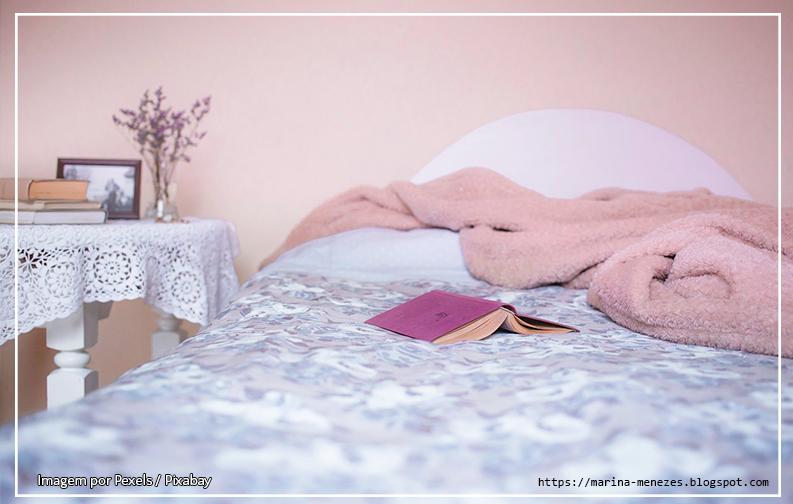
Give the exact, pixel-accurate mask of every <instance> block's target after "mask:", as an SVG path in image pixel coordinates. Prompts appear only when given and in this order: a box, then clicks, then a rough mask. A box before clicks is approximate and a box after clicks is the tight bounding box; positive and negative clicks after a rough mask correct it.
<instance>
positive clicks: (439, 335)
mask: <svg viewBox="0 0 793 504" xmlns="http://www.w3.org/2000/svg"><path fill="white" fill-rule="evenodd" d="M366 323H367V324H371V325H375V326H377V327H381V328H383V329H388V330H389V331H393V332H395V333H399V334H402V335H405V336H410V337H411V338H416V339H420V340H423V341H432V342H435V343H438V344H445V343H454V342H457V341H464V340H480V339H484V338H486V337H488V336H490V335H491V334H493V333H494V332H496V331H497V330H498V329H499V328H501V329H506V330H509V331H512V332H516V333H519V334H533V333H566V332H572V331H577V329H575V328H573V327H570V326H566V325H564V324H559V323H557V322H551V321H549V320H544V319H539V318H535V317H529V316H526V315H518V313H517V312H516V311H515V307H513V306H512V305H508V304H505V303H501V302H499V301H490V300H487V299H480V298H475V297H471V296H464V295H462V294H454V293H451V292H444V291H439V290H433V291H430V292H427V293H426V294H422V295H421V296H419V297H417V298H414V299H411V300H410V301H407V302H406V303H403V304H401V305H399V306H397V307H396V308H392V309H390V310H388V311H387V312H384V313H381V314H380V315H377V316H375V317H372V318H370V319H369V320H367V321H366Z"/></svg>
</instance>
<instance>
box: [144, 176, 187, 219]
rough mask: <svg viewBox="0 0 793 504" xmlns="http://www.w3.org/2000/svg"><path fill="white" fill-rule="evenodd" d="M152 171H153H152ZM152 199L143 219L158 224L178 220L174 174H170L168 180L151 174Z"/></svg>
mask: <svg viewBox="0 0 793 504" xmlns="http://www.w3.org/2000/svg"><path fill="white" fill-rule="evenodd" d="M152 171H154V170H152ZM152 185H153V188H154V199H153V201H152V202H151V203H149V205H148V206H147V207H146V213H145V214H144V218H145V219H154V220H156V221H159V222H171V221H174V220H178V219H179V209H178V208H177V207H176V172H175V170H174V172H173V173H172V175H171V177H170V178H169V180H165V178H164V177H157V176H156V175H155V174H154V173H152Z"/></svg>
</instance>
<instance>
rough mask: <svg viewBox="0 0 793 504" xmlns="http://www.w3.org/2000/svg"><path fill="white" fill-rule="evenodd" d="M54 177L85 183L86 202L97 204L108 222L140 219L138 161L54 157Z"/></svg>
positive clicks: (139, 165) (139, 163)
mask: <svg viewBox="0 0 793 504" xmlns="http://www.w3.org/2000/svg"><path fill="white" fill-rule="evenodd" d="M56 177H57V178H59V179H71V180H88V181H89V183H88V199H89V200H91V201H101V202H102V208H104V209H105V210H107V218H108V219H140V179H141V161H140V160H139V159H92V158H58V171H57V174H56ZM130 193H131V194H130Z"/></svg>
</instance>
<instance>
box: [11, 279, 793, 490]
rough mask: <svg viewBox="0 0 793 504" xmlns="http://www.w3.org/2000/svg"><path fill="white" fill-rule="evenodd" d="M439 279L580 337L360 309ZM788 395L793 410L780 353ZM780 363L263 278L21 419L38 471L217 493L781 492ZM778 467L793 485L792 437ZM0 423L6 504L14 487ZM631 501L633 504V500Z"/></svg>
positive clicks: (598, 322)
mask: <svg viewBox="0 0 793 504" xmlns="http://www.w3.org/2000/svg"><path fill="white" fill-rule="evenodd" d="M431 289H444V290H449V291H452V292H460V293H465V294H469V295H475V296H483V297H488V298H490V299H498V300H500V301H503V302H507V303H511V304H513V305H515V306H517V307H520V309H521V310H522V311H523V312H525V313H527V314H530V315H536V316H538V317H542V318H549V319H557V320H560V321H563V322H565V323H568V324H571V325H574V326H576V327H579V328H580V329H581V333H575V334H563V335H545V336H519V335H515V334H512V333H497V334H496V335H494V336H492V337H490V338H488V339H486V340H483V341H479V342H462V343H456V344H452V345H445V346H437V345H433V344H431V343H426V342H422V341H417V340H412V339H410V338H406V337H403V336H399V335H397V334H393V333H389V332H386V331H384V330H381V329H379V328H376V327H374V326H369V325H366V324H363V321H364V320H366V319H367V318H369V317H370V316H372V315H373V314H375V313H379V312H382V311H385V310H386V309H388V308H391V307H393V306H395V305H397V304H399V303H402V302H404V301H406V300H407V299H409V298H411V297H414V296H416V295H418V294H421V293H423V292H426V291H428V290H431ZM782 372H783V375H782V379H783V398H782V405H783V411H784V413H785V418H786V422H789V421H790V418H791V410H792V409H793V396H791V390H793V368H791V365H790V364H789V363H788V362H787V361H785V362H784V364H783V370H782ZM777 393H778V389H777V359H776V358H772V357H769V356H763V355H755V354H746V353H740V352H732V351H726V350H720V349H714V348H705V347H698V346H687V345H677V344H672V343H668V342H665V341H661V340H657V339H653V338H649V337H646V336H642V335H639V334H636V333H633V332H631V331H629V330H627V329H625V328H623V327H620V326H619V325H617V324H615V323H614V322H612V321H611V320H609V319H608V318H607V317H606V316H605V315H604V314H602V313H601V312H599V311H597V310H595V309H593V308H592V307H590V306H589V305H588V304H587V302H586V292H585V291H582V290H571V289H564V288H561V287H544V288H538V289H533V290H529V291H514V290H509V289H504V288H499V287H494V286H491V285H488V284H485V283H483V282H473V283H470V284H466V285H460V284H449V283H445V282H442V281H426V280H401V281H385V282H361V281H353V280H344V279H339V278H332V277H323V276H320V275H317V274H311V273H299V272H283V271H282V272H267V271H264V272H260V273H259V274H257V275H256V276H254V277H253V278H251V279H250V280H249V281H248V282H246V284H245V286H244V287H243V290H242V291H241V292H240V294H239V295H238V296H237V297H236V298H235V300H234V301H233V302H232V303H231V305H229V306H228V307H227V308H226V309H224V310H223V311H222V313H221V314H220V315H219V316H218V317H217V318H216V319H215V320H214V321H213V322H212V323H211V324H210V325H209V326H208V327H206V328H205V329H204V330H202V331H201V332H200V333H199V334H198V335H197V336H195V337H193V338H190V339H188V340H187V341H185V342H184V343H183V344H181V345H180V346H179V347H177V348H176V349H174V350H173V351H171V352H170V353H168V354H166V355H165V356H163V357H162V358H159V359H157V360H155V361H152V362H149V363H147V364H144V365H143V366H140V367H139V368H136V369H133V370H131V371H129V372H128V373H126V374H125V375H124V376H122V377H121V378H120V379H119V380H118V381H117V382H115V383H113V384H111V385H109V386H107V387H105V388H102V389H100V390H99V391H97V392H95V393H93V394H91V395H89V396H88V397H87V398H85V399H84V400H81V401H79V402H77V403H74V404H71V405H67V406H64V407H62V408H61V409H58V410H55V411H52V412H43V413H40V414H36V415H33V416H30V417H26V418H23V419H21V420H20V422H19V425H20V431H19V464H20V465H19V474H20V492H23V493H26V492H42V493H49V494H55V493H57V494H73V493H92V492H93V493H105V492H124V493H129V494H138V493H152V492H158V493H177V492H178V493H184V492H194V493H202V494H203V493H206V492H205V491H203V490H200V489H196V488H191V487H175V488H172V487H168V488H163V487H160V488H151V487H127V488H123V489H117V488H114V487H113V486H110V487H98V488H95V489H94V490H93V491H92V492H91V491H88V490H86V489H84V488H72V489H69V490H60V489H57V488H39V487H37V486H36V483H35V481H36V476H37V475H38V474H43V475H50V476H58V475H88V476H90V475H113V474H115V473H120V474H124V475H130V476H133V475H140V474H142V473H144V472H145V473H147V474H149V475H151V474H157V473H175V474H177V475H185V476H186V475H187V474H189V473H193V474H194V475H196V476H211V477H212V478H213V480H212V483H211V486H210V487H209V489H208V492H209V493H213V494H216V493H221V494H222V493H234V494H237V493H240V494H243V493H244V494H251V493H401V494H402V493H463V494H470V493H549V494H558V493H569V494H574V495H575V494H581V493H607V494H614V493H691V492H692V490H696V491H697V492H699V493H705V494H715V493H733V494H735V493H775V492H776V488H777V483H778V477H777V465H776V462H777V455H778V452H777V397H778V396H777ZM791 434H792V433H791V429H790V428H789V424H786V429H785V430H784V431H783V439H782V457H783V467H782V479H783V480H784V481H791V480H793V437H791ZM13 442H14V439H13V425H6V426H4V427H3V428H2V429H0V500H3V502H5V498H7V497H9V492H11V493H13V478H14V467H13V462H14V458H13ZM612 477H616V478H619V479H627V480H630V481H636V480H637V479H675V478H679V479H681V480H682V481H684V482H686V483H687V482H689V479H690V478H692V477H694V478H696V477H699V478H702V479H722V478H738V477H740V478H742V479H743V480H744V481H748V480H750V479H755V478H757V479H767V480H768V481H769V486H768V487H762V488H759V487H755V488H749V487H730V488H709V487H704V488H696V489H692V488H690V487H671V486H669V487H649V488H647V487H644V488H639V487H636V486H635V485H634V486H631V487H627V488H625V487H622V488H620V487H609V486H606V487H597V488H593V487H588V488H578V487H575V486H564V487H562V488H548V487H541V486H540V484H539V480H540V478H557V479H563V480H568V479H569V480H571V481H573V480H576V481H580V479H581V478H583V481H586V479H587V478H590V479H601V480H607V479H608V480H611V478H612ZM632 502H635V501H632Z"/></svg>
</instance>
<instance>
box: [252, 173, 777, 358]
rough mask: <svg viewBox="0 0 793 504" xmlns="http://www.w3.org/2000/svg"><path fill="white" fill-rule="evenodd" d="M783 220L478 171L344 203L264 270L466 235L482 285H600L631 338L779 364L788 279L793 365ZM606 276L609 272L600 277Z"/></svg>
mask: <svg viewBox="0 0 793 504" xmlns="http://www.w3.org/2000/svg"><path fill="white" fill-rule="evenodd" d="M778 220H779V217H778V209H777V208H775V207H773V206H770V205H763V204H759V203H754V202H751V201H746V200H742V199H738V198H731V197H726V196H718V195H715V194H712V193H711V192H710V191H708V190H707V189H698V190H694V191H681V192H672V193H654V192H647V191H630V190H625V189H618V188H606V189H601V190H598V191H593V192H591V193H588V194H585V195H583V196H581V197H579V198H575V199H570V200H568V199H555V198H546V197H544V196H543V195H541V194H539V193H537V192H535V191H532V190H530V189H527V188H525V187H521V186H520V185H518V184H516V183H514V182H512V181H510V180H509V179H507V178H505V177H503V176H502V175H499V174H498V173H496V172H494V171H491V170H488V169H485V168H467V169H464V170H460V171H457V172H455V173H452V174H450V175H447V176H445V177H441V178H439V179H437V180H433V181H431V182H427V183H426V184H421V185H416V184H412V183H410V182H402V181H398V182H393V183H392V184H390V185H389V186H388V187H387V188H385V189H378V188H374V187H368V186H361V187H357V188H354V189H351V190H349V191H347V192H345V193H343V194H340V195H339V196H337V197H335V198H333V199H331V200H329V201H327V202H325V203H323V204H321V205H319V206H318V207H317V208H316V209H315V210H314V211H313V212H311V214H309V215H308V216H307V217H306V218H305V219H304V220H303V221H302V222H301V223H300V224H298V225H297V226H296V227H295V229H294V230H292V232H291V233H290V235H289V236H288V237H287V239H286V241H285V242H284V244H283V245H282V246H281V247H280V248H279V249H278V250H276V251H275V252H274V253H273V254H271V255H270V256H269V257H268V258H267V259H265V261H264V263H263V264H268V263H270V262H272V261H273V260H275V259H276V258H277V257H278V256H279V255H280V254H282V253H283V252H284V251H286V250H289V249H290V248H292V247H294V246H295V245H298V244H300V243H304V242H306V241H308V240H312V239H316V238H320V237H324V236H328V235H331V234H333V233H338V232H342V231H348V230H351V229H360V228H364V227H386V228H392V229H401V230H408V229H417V228H426V227H440V228H446V229H450V230H453V231H459V234H460V243H461V245H462V249H463V254H464V255H465V262H466V265H467V267H468V270H469V271H470V272H471V274H472V275H473V276H474V277H475V278H478V279H481V280H485V281H487V282H489V283H492V284H494V285H500V286H504V287H511V288H521V289H530V288H533V287H538V286H541V285H549V284H561V285H565V286H567V287H572V288H588V287H590V286H592V287H594V288H595V289H594V291H593V293H592V296H591V297H590V301H591V302H592V303H593V305H594V306H596V307H597V308H599V309H601V310H603V311H604V312H605V313H607V314H609V315H613V317H612V318H613V319H614V320H615V321H617V322H618V323H620V324H622V325H624V326H626V327H628V328H629V329H632V330H634V331H638V332H641V333H643V334H648V335H651V336H657V337H661V338H663V339H667V340H670V341H679V342H685V343H688V344H698V345H704V346H714V347H718V348H728V349H735V350H744V351H747V352H755V353H765V354H769V355H778V354H779V353H780V345H779V342H778V324H777V321H778V317H777V311H778V304H777V299H778V294H777V286H778V285H779V281H777V275H778V273H779V274H780V275H781V285H782V288H783V293H782V299H783V306H784V314H785V315H788V316H783V317H782V336H781V339H782V343H781V352H782V355H783V356H785V357H793V209H789V208H785V209H782V230H781V241H782V243H781V245H780V244H779V243H777V242H778V238H777V236H778V231H779V230H778V224H777V223H778ZM628 249H630V252H629V253H626V250H628ZM780 251H781V255H782V268H781V272H780V271H779V268H778V266H777V257H778V254H779V253H780ZM615 255H619V256H620V259H619V260H612V258H614V256H615ZM678 255H680V257H685V258H686V259H685V260H683V259H678V257H677V256H678ZM628 256H631V257H628ZM634 256H635V257H634ZM639 256H641V257H639ZM674 263H680V264H679V265H678V266H677V267H673V266H672V264H674ZM605 264H609V268H608V269H609V272H608V274H601V271H602V270H603V269H605ZM691 264H693V266H691Z"/></svg>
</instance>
